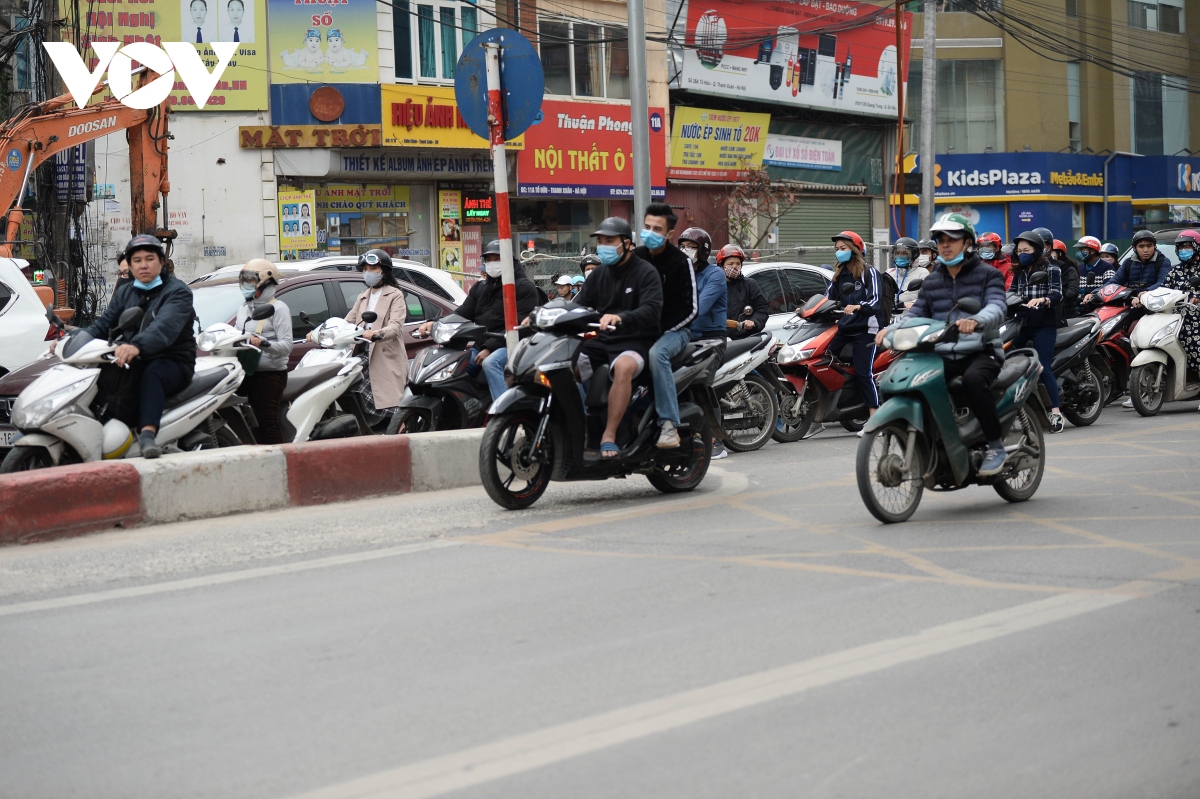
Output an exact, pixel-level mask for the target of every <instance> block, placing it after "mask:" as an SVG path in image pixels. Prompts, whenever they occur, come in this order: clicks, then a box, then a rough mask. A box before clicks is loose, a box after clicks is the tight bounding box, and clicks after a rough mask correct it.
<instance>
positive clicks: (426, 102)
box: [380, 84, 525, 150]
mask: <svg viewBox="0 0 1200 799" xmlns="http://www.w3.org/2000/svg"><path fill="white" fill-rule="evenodd" d="M380 96H381V98H382V100H381V102H382V106H383V109H382V110H383V143H384V145H385V146H388V147H449V148H453V149H459V150H487V149H488V148H489V147H490V145H489V144H488V142H487V139H481V138H480V137H478V136H476V135H475V134H474V133H472V132H471V129H470V128H468V127H467V123H466V122H464V121H463V118H462V114H461V113H460V112H459V110H458V101H457V100H455V99H454V87H453V86H403V85H399V84H396V85H384V86H381V87H380ZM505 146H507V147H508V149H510V150H521V149H524V147H525V137H524V136H518V137H517V138H515V139H512V140H510V141H508V142H505Z"/></svg>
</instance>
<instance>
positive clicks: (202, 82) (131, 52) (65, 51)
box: [42, 42, 238, 110]
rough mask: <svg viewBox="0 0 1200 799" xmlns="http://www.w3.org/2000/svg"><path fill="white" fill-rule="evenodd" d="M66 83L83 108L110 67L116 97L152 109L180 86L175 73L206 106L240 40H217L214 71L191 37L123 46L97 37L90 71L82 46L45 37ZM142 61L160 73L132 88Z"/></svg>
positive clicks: (51, 56) (47, 48) (93, 45)
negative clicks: (77, 47) (134, 69)
mask: <svg viewBox="0 0 1200 799" xmlns="http://www.w3.org/2000/svg"><path fill="white" fill-rule="evenodd" d="M42 46H43V47H45V48H46V53H47V54H48V55H49V56H50V60H51V61H53V62H54V66H55V67H56V68H57V69H58V74H59V75H61V76H62V79H63V83H64V84H66V87H67V90H68V91H69V92H70V93H71V96H72V97H73V98H74V99H75V104H76V105H77V106H79V107H80V108H84V107H86V106H87V103H88V100H89V99H90V98H91V96H92V93H93V92H95V91H96V87H97V86H98V85H99V84H100V78H101V76H103V75H104V73H105V71H106V70H107V72H108V86H109V88H110V89H111V90H112V94H113V97H116V98H117V99H118V100H120V101H121V104H122V105H124V106H126V107H127V108H135V109H138V110H145V109H147V108H153V107H154V106H156V105H159V104H160V103H162V101H163V100H165V99H167V96H168V95H169V94H170V93H171V90H172V89H173V88H174V86H175V73H176V72H178V73H179V79H180V80H181V81H183V85H184V86H186V87H187V90H188V91H189V92H190V93H191V95H192V97H193V98H195V101H196V105H197V106H199V107H201V108H203V107H204V105H205V104H206V103H207V102H208V98H209V97H210V96H211V95H212V93H213V90H214V89H215V88H216V87H217V81H219V80H220V79H221V75H222V73H224V72H225V68H226V67H227V66H229V60H230V59H231V58H232V57H233V54H234V52H236V51H237V48H238V43H237V42H212V43H211V44H210V45H208V46H209V47H211V48H212V51H213V53H215V54H216V57H217V60H216V62H215V63H214V64H213V65H212V66H213V69H212V71H211V72H210V71H209V70H208V67H207V66H205V63H204V60H203V59H202V58H201V57H200V54H199V53H198V52H196V46H195V45H193V44H191V43H189V42H163V45H162V47H161V48H160V47H158V46H156V45H154V44H151V43H150V42H132V43H130V44H126V45H124V46H122V45H121V43H120V42H92V50H94V51H95V53H96V59H95V68H94V69H92V70H90V71H89V70H88V67H87V65H86V64H84V63H83V57H82V56H80V55H79V51H77V50H76V49H75V46H74V45H73V44H71V43H69V42H45V43H43V45H42ZM134 61H137V62H139V63H141V65H142V66H144V67H146V68H147V69H149V70H150V71H152V72H156V73H158V75H159V77H157V78H155V79H154V80H152V81H150V82H149V83H148V84H146V85H145V86H142V87H141V88H139V89H137V90H134V88H133V62H134Z"/></svg>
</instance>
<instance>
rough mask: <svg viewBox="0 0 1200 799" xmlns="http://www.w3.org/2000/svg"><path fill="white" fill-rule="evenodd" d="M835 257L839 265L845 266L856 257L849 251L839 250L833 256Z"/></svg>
mask: <svg viewBox="0 0 1200 799" xmlns="http://www.w3.org/2000/svg"><path fill="white" fill-rule="evenodd" d="M833 257H834V258H837V262H838V263H839V264H844V263H846V262H847V261H849V260H850V259H851V258H853V257H854V253H852V252H850V251H849V250H838V251H837V252H835V253H834V254H833Z"/></svg>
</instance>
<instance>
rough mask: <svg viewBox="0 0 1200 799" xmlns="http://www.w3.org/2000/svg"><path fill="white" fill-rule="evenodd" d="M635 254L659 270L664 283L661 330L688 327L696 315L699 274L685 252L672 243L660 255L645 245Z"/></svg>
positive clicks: (684, 328) (665, 245) (665, 246)
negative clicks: (697, 274) (697, 275)
mask: <svg viewBox="0 0 1200 799" xmlns="http://www.w3.org/2000/svg"><path fill="white" fill-rule="evenodd" d="M633 252H634V254H635V255H637V256H638V257H639V258H641V259H642V260H644V261H648V262H649V263H650V265H651V266H653V267H654V268H655V269H657V270H658V274H659V276H660V277H661V278H662V284H663V308H662V320H661V321H662V330H663V332H664V333H666V332H667V331H670V330H687V329H688V326H689V325H690V324H691V323H692V320H693V319H695V318H696V311H697V308H698V307H699V303H698V301H697V297H696V273H695V272H694V271H693V270H692V265H691V264H689V263H688V258H687V256H686V255H684V254H683V251H682V250H680V249H679V248H678V247H676V246H675V245H674V244H672V243H671V242H669V241H668V242H665V243H664V244H663V249H662V252H660V253H659V254H658V255H655V254H654V253H652V252H650V250H649V248H647V247H645V246H641V247H638V248H637V249H636V250H634V251H633Z"/></svg>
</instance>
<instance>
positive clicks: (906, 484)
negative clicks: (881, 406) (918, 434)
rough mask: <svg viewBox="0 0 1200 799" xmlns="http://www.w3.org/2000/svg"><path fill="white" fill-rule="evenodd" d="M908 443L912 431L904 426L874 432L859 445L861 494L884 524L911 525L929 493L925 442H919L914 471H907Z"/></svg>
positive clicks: (889, 427) (857, 463)
mask: <svg viewBox="0 0 1200 799" xmlns="http://www.w3.org/2000/svg"><path fill="white" fill-rule="evenodd" d="M907 442H908V430H907V429H905V427H904V426H903V425H900V424H888V425H884V426H883V427H880V428H879V429H877V430H872V431H871V432H870V433H867V434H866V435H864V436H863V437H862V439H861V440H860V441H859V442H858V458H857V461H856V463H855V474H856V476H857V477H858V493H859V495H860V496H861V497H862V500H863V504H864V505H866V506H867V510H869V511H870V512H871V515H872V516H874V517H875V518H876V519H878V520H879V521H881V522H883V523H884V524H896V523H897V522H904V521H908V519H909V518H910V517H911V516H912V515H913V514H914V513H916V510H917V506H918V505H920V504H921V495H922V494H923V493H924V491H925V482H924V479H923V475H924V473H925V448H924V442H923V441H921V440H920V439H919V438H918V441H917V446H916V448H915V450H914V452H913V469H912V470H911V471H909V470H907V469H905V468H904V453H905V450H906V448H907Z"/></svg>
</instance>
